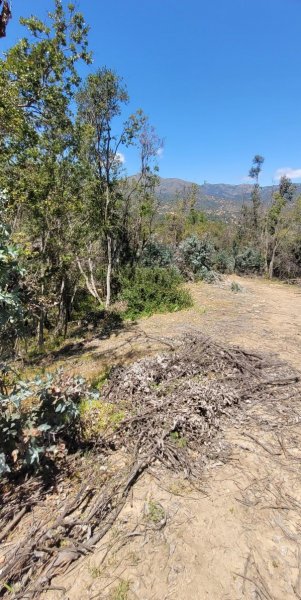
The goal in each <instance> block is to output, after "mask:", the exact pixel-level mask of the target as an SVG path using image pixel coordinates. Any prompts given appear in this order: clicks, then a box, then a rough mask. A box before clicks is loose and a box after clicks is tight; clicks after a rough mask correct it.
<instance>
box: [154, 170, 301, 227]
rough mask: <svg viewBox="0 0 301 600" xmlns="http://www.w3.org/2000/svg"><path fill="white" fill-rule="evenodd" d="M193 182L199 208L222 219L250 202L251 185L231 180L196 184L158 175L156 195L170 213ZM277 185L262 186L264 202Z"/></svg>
mask: <svg viewBox="0 0 301 600" xmlns="http://www.w3.org/2000/svg"><path fill="white" fill-rule="evenodd" d="M192 185H195V186H196V208H198V209H199V210H204V211H205V212H206V213H208V214H211V215H213V216H215V217H220V218H226V219H229V218H231V217H232V218H235V217H236V216H237V215H238V213H239V212H240V210H241V207H242V205H243V204H244V203H245V202H248V201H250V199H251V192H252V187H253V186H252V184H247V183H245V184H240V185H231V184H228V183H207V182H205V183H204V184H203V185H198V184H193V182H191V181H185V180H183V179H176V178H163V177H160V178H159V185H158V187H157V190H156V194H157V196H158V199H159V203H160V209H161V211H162V212H171V211H172V210H173V207H174V206H175V205H176V203H177V201H178V200H180V199H181V198H183V197H184V196H185V194H186V195H187V194H188V193H189V189H190V188H191V186H192ZM295 188H296V191H295V196H296V197H297V196H300V195H301V184H297V185H296V186H295ZM276 189H277V187H276V186H265V187H262V188H261V199H262V202H263V203H264V204H268V203H269V202H270V201H271V198H272V194H273V192H274V191H275V190H276Z"/></svg>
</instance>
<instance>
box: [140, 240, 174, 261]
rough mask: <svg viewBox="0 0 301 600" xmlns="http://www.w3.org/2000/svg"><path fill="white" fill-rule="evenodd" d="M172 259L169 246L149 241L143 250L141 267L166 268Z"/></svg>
mask: <svg viewBox="0 0 301 600" xmlns="http://www.w3.org/2000/svg"><path fill="white" fill-rule="evenodd" d="M172 258H173V256H172V250H171V248H170V247H169V246H166V245H165V244H162V243H160V242H157V241H156V240H151V241H149V242H148V243H147V244H146V246H145V248H144V249H143V252H142V255H141V265H142V266H143V267H154V266H156V267H168V266H170V264H171V262H172Z"/></svg>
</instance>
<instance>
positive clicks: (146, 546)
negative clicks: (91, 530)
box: [41, 277, 301, 600]
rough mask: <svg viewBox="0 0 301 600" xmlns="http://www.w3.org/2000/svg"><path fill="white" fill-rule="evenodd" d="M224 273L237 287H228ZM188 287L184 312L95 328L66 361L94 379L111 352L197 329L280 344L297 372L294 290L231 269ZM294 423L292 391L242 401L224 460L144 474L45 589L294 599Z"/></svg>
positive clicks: (129, 351) (298, 496)
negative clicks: (85, 551) (103, 529)
mask: <svg viewBox="0 0 301 600" xmlns="http://www.w3.org/2000/svg"><path fill="white" fill-rule="evenodd" d="M232 279H235V281H236V282H237V283H239V285H240V286H241V288H242V290H241V291H239V292H237V293H235V292H233V291H232V290H231V281H232ZM189 287H190V289H191V292H192V295H193V298H194V302H195V304H194V307H193V308H192V309H191V310H187V311H182V312H179V313H174V314H167V315H155V316H153V317H151V318H148V319H142V320H141V321H140V322H139V323H137V324H135V325H133V326H130V327H128V328H125V329H123V330H120V331H118V332H116V333H114V334H113V335H111V337H110V338H108V339H105V340H100V339H99V338H97V336H95V335H93V332H92V334H91V339H90V340H89V341H88V342H85V345H84V348H82V349H81V352H80V354H79V355H78V356H72V357H69V358H66V359H64V361H63V362H64V364H65V366H68V368H69V369H70V371H71V370H72V371H77V370H78V371H82V370H83V367H84V368H85V371H86V373H87V374H88V376H89V377H91V378H93V377H94V376H95V375H96V374H97V373H98V372H100V371H101V369H103V368H104V366H105V365H106V364H111V362H112V361H131V360H135V359H137V358H139V357H140V356H141V355H143V354H144V355H145V354H146V353H149V352H151V351H155V350H157V349H158V348H160V347H161V348H162V342H161V339H162V338H170V339H171V338H173V337H175V336H177V335H180V334H182V333H184V332H189V331H194V330H196V329H198V330H201V331H202V332H205V333H207V334H208V335H210V336H212V337H214V338H217V339H219V340H222V341H224V342H228V343H231V344H239V345H241V346H244V347H245V348H247V349H250V348H251V349H256V350H257V351H271V352H273V353H277V354H279V356H280V357H281V358H283V359H285V360H286V361H288V362H290V363H291V364H292V365H294V366H295V367H297V368H299V369H300V370H301V289H300V288H297V287H292V286H286V285H283V284H279V283H268V282H265V281H263V280H257V279H250V278H249V279H246V278H244V279H240V278H237V277H235V278H234V277H233V278H230V279H229V280H228V281H226V282H224V283H223V284H222V285H219V286H216V285H214V286H210V285H206V284H194V285H191V286H189ZM285 410H286V412H285ZM280 417H281V427H280V426H279V419H280ZM300 424H301V401H300V400H299V401H298V402H297V401H296V400H292V401H291V400H290V399H289V398H288V399H287V402H286V407H283V408H282V406H277V407H275V406H273V405H269V406H262V407H260V408H258V407H256V408H253V407H252V406H250V408H249V409H248V410H247V411H246V415H245V417H244V418H243V419H242V421H241V423H236V424H234V425H227V427H225V429H224V431H221V432H220V434H219V437H218V440H217V443H218V444H221V445H223V447H225V448H227V450H228V452H227V456H228V457H227V459H225V460H221V459H220V458H218V459H217V460H216V461H215V460H214V459H212V460H211V462H210V464H209V466H207V467H206V468H205V470H204V474H203V477H202V478H201V479H200V481H199V482H197V484H196V485H194V486H192V484H191V483H189V481H188V480H187V479H185V477H184V476H178V477H177V476H175V475H171V474H167V473H166V472H165V471H162V472H161V473H160V471H159V472H158V471H154V472H148V473H147V474H146V475H144V476H143V477H142V478H141V479H140V480H139V481H138V483H137V484H136V485H135V487H134V489H133V494H132V497H131V499H130V500H129V501H128V502H127V504H126V506H125V507H124V509H123V510H122V512H121V514H120V516H119V518H118V521H117V522H116V523H115V525H114V527H113V529H112V530H111V531H109V532H108V534H107V535H106V537H105V538H104V539H103V540H102V543H101V545H100V546H98V547H97V548H95V551H94V552H93V554H92V555H89V556H87V557H84V558H83V559H82V560H81V561H79V563H76V565H75V566H74V565H73V567H72V568H71V569H70V570H69V572H67V574H66V575H64V576H63V577H58V578H57V579H56V580H55V581H53V586H55V587H56V588H57V589H56V590H53V591H48V592H46V593H44V594H43V595H42V596H41V597H42V598H45V599H46V598H47V600H55V599H59V598H65V599H69V600H93V599H94V598H95V599H96V598H97V599H105V598H107V599H108V600H133V599H139V600H167V599H170V600H240V599H250V600H259V599H260V600H261V599H265V600H266V599H267V600H286V599H287V600H293V599H298V598H299V599H300V598H301V475H300V462H301V427H300ZM117 468H118V465H117ZM158 473H159V474H158ZM62 587H65V588H66V590H67V592H64V591H62V590H60V589H59V588H62Z"/></svg>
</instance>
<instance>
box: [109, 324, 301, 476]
mask: <svg viewBox="0 0 301 600" xmlns="http://www.w3.org/2000/svg"><path fill="white" fill-rule="evenodd" d="M288 390H289V393H290V396H291V397H293V396H296V397H299V398H300V397H301V385H300V375H299V373H297V372H296V371H294V370H293V368H292V367H290V366H289V365H287V364H285V363H283V362H281V361H279V359H277V358H276V357H270V356H265V355H261V354H256V353H255V352H248V351H246V350H243V349H241V348H237V347H233V348H229V347H226V346H223V345H221V344H219V343H217V342H214V341H212V340H211V339H209V338H205V337H204V336H202V335H193V336H185V337H184V339H182V340H181V341H180V343H179V345H178V346H177V347H176V349H175V350H174V352H169V353H167V352H166V353H163V354H158V355H157V356H155V357H154V358H145V359H142V360H140V361H138V362H136V363H134V364H132V365H131V366H129V367H117V368H116V369H115V370H114V371H113V372H112V373H111V377H110V381H109V382H108V384H107V386H106V388H105V389H104V390H103V392H104V393H105V398H106V401H109V402H113V403H114V404H115V405H118V403H120V402H122V403H123V406H124V403H126V404H127V405H128V407H130V412H131V416H130V417H129V418H128V419H125V420H124V421H123V422H122V423H121V424H120V427H119V428H118V430H117V431H116V432H115V434H114V440H115V442H116V444H117V446H118V444H120V443H122V444H123V445H124V446H126V448H127V449H130V450H131V451H132V452H134V454H135V456H136V457H144V458H145V457H153V458H154V459H156V460H159V461H161V462H162V463H163V464H164V465H165V466H166V467H168V468H173V469H179V468H181V467H182V468H185V470H186V472H187V473H189V474H191V473H192V471H193V468H194V467H197V465H198V463H200V460H201V462H204V461H205V460H206V456H207V452H208V446H210V443H211V441H212V440H213V439H214V437H215V436H216V432H217V431H218V430H219V429H220V426H221V424H222V423H225V418H226V417H227V416H231V415H232V416H234V412H235V414H236V415H237V414H239V413H241V409H242V408H243V407H244V406H245V405H250V404H252V405H254V404H255V403H256V402H266V401H268V400H272V401H273V402H276V401H277V400H280V399H281V398H283V395H284V397H285V395H286V394H287V392H288ZM237 409H240V410H239V411H238V410H237ZM193 458H194V459H196V460H193Z"/></svg>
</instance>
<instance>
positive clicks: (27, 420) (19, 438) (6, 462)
mask: <svg viewBox="0 0 301 600" xmlns="http://www.w3.org/2000/svg"><path fill="white" fill-rule="evenodd" d="M96 397H98V393H97V392H96V391H91V390H89V388H88V387H87V385H86V383H85V381H84V379H82V378H79V377H69V376H67V375H64V374H63V373H62V372H59V373H57V374H56V375H54V376H51V375H48V376H47V377H46V378H43V379H39V378H37V379H35V380H34V381H30V382H22V381H19V382H18V383H16V384H15V385H14V386H13V387H12V389H10V390H8V389H7V387H6V386H5V385H2V388H1V393H0V477H1V475H3V474H5V473H12V474H13V473H18V472H20V471H25V472H26V471H28V470H31V469H33V468H34V469H36V468H38V467H39V466H42V465H43V464H44V465H45V464H49V461H54V460H55V459H56V458H58V457H62V456H63V455H64V454H65V452H66V451H67V450H68V448H71V447H73V446H74V444H75V439H76V428H77V425H78V421H79V416H80V411H79V406H80V402H81V401H83V400H84V399H88V398H96Z"/></svg>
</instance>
